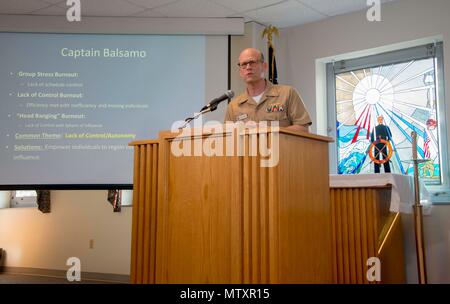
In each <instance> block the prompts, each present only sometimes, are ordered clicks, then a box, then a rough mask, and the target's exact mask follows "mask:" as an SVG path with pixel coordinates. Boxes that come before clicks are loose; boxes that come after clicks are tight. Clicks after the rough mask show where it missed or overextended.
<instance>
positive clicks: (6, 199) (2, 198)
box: [0, 191, 11, 247]
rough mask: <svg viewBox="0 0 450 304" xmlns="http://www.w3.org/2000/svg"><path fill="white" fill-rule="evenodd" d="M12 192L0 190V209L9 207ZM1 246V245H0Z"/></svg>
mask: <svg viewBox="0 0 450 304" xmlns="http://www.w3.org/2000/svg"><path fill="white" fill-rule="evenodd" d="M10 200H11V197H10V192H9V191H0V209H2V208H9V206H10ZM0 247H1V245H0Z"/></svg>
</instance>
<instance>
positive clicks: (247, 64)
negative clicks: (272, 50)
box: [237, 60, 261, 69]
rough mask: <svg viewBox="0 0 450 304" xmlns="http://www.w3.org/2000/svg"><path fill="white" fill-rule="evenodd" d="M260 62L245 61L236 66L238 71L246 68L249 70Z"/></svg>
mask: <svg viewBox="0 0 450 304" xmlns="http://www.w3.org/2000/svg"><path fill="white" fill-rule="evenodd" d="M260 62H261V60H256V61H255V60H250V61H247V62H242V63H238V64H237V65H238V67H239V68H240V69H245V68H247V66H250V67H251V68H254V67H255V66H256V65H257V64H258V63H260Z"/></svg>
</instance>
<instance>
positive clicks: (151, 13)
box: [133, 9, 167, 18]
mask: <svg viewBox="0 0 450 304" xmlns="http://www.w3.org/2000/svg"><path fill="white" fill-rule="evenodd" d="M133 16H135V17H154V18H160V17H167V16H165V15H163V14H161V13H160V12H156V11H155V10H153V9H146V10H144V11H142V12H139V13H137V14H134V15H133Z"/></svg>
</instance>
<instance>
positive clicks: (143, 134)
mask: <svg viewBox="0 0 450 304" xmlns="http://www.w3.org/2000/svg"><path fill="white" fill-rule="evenodd" d="M204 61H205V37H202V36H144V35H74V34H70V35H63V34H32V33H29V34H28V33H0V66H1V67H2V68H1V70H0V115H1V117H0V168H1V170H0V185H3V186H4V185H36V184H40V185H64V184H103V185H106V184H112V185H114V184H131V183H132V168H133V151H132V147H129V146H128V143H129V142H131V141H133V140H136V139H149V138H154V137H156V136H157V134H158V132H159V131H160V130H165V129H170V127H171V125H172V123H173V122H174V121H176V120H183V119H184V118H186V117H187V116H189V115H191V114H192V113H193V112H195V111H198V109H200V108H201V106H202V105H203V104H204V101H205V100H204V96H205V62H204Z"/></svg>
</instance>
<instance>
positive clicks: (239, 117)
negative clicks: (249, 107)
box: [237, 114, 248, 120]
mask: <svg viewBox="0 0 450 304" xmlns="http://www.w3.org/2000/svg"><path fill="white" fill-rule="evenodd" d="M247 117H248V115H247V114H241V115H239V116H238V117H237V120H244V119H246V118H247Z"/></svg>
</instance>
